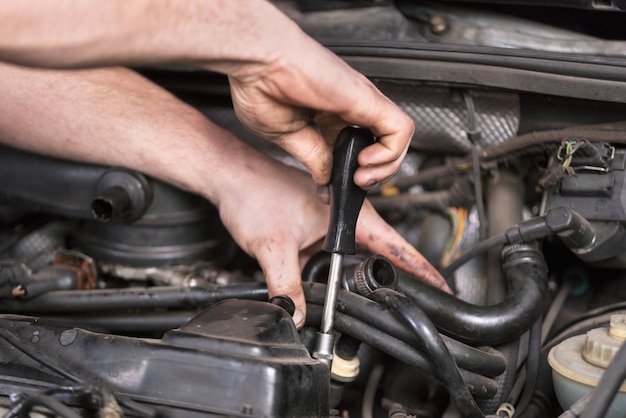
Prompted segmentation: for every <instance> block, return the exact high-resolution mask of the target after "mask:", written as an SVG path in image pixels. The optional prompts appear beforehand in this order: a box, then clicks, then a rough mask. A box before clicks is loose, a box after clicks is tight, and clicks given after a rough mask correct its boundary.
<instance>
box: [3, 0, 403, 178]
mask: <svg viewBox="0 0 626 418" xmlns="http://www.w3.org/2000/svg"><path fill="white" fill-rule="evenodd" d="M0 21H2V22H3V24H2V25H0V60H4V61H8V62H14V63H19V64H23V65H31V66H46V67H64V68H68V67H86V66H102V65H111V64H125V65H126V64H153V63H184V64H194V65H197V66H200V67H203V68H208V69H211V70H215V71H219V72H222V73H225V74H227V75H228V76H229V79H230V83H231V90H232V95H233V101H234V104H235V109H236V111H237V114H238V116H239V118H240V119H241V121H242V122H243V123H244V124H245V125H247V126H248V127H249V128H250V129H251V130H252V131H253V132H255V133H256V134H258V135H259V136H261V137H264V138H266V139H269V140H272V141H275V142H277V143H278V144H279V145H281V146H282V147H283V148H284V149H286V150H287V151H288V152H290V153H291V154H292V155H294V157H296V158H297V159H298V160H300V161H301V162H302V163H303V164H304V165H305V166H306V167H307V168H308V169H309V171H310V172H311V174H312V175H313V178H314V180H315V181H316V183H318V184H326V183H327V182H328V181H329V178H330V166H331V163H330V162H331V158H332V155H331V148H332V145H333V143H332V142H333V140H334V138H324V137H323V136H322V135H320V133H319V132H318V130H317V129H314V128H313V127H312V126H311V123H310V122H311V119H312V118H311V116H312V115H313V114H314V113H315V112H328V113H330V114H333V115H335V116H337V117H339V118H341V119H342V120H343V121H344V122H345V123H348V124H355V125H360V126H364V127H369V128H370V129H371V130H372V131H373V132H374V134H376V135H377V136H378V137H379V141H378V142H377V143H376V144H374V145H371V146H370V147H368V148H367V149H365V150H364V151H363V152H362V153H361V154H360V155H359V163H360V165H361V167H360V168H359V170H358V171H357V173H356V174H355V182H356V183H357V184H358V185H360V186H362V187H364V188H366V189H370V188H373V187H374V186H375V185H376V184H378V183H380V182H383V181H386V180H388V179H389V178H391V177H392V176H393V175H394V174H395V173H396V172H397V170H398V168H399V166H400V163H401V161H402V158H403V157H404V155H405V154H406V151H407V149H408V146H409V142H410V138H411V136H412V133H413V123H412V121H411V119H410V118H409V117H408V116H406V115H405V114H404V113H403V112H402V111H400V110H399V109H398V108H397V107H396V106H395V105H394V104H393V103H392V102H391V101H390V100H388V99H387V98H385V97H384V96H383V95H382V94H381V93H380V92H379V91H378V90H377V89H376V88H375V87H374V86H373V85H372V84H371V83H370V82H369V81H368V80H367V79H366V78H365V77H363V76H362V75H361V74H358V73H357V72H356V71H354V70H353V69H351V68H350V67H349V66H348V65H347V64H346V63H345V62H343V61H342V60H340V59H339V58H338V57H337V56H335V55H334V54H332V53H331V52H330V51H328V50H327V49H325V48H323V47H322V46H321V45H319V44H318V43H317V42H315V41H314V40H313V39H311V38H310V37H308V36H307V35H306V34H304V32H302V31H301V30H300V29H299V27H298V26H297V25H296V24H295V23H294V22H293V21H291V20H290V19H289V18H287V17H286V16H285V15H284V14H282V13H281V12H280V11H279V10H277V9H276V8H275V7H274V6H273V5H271V4H270V3H269V2H267V1H264V0H247V1H246V2H245V4H244V3H242V2H237V1H232V0H185V1H179V0H107V1H106V2H96V1H86V0H55V1H52V0H32V1H29V2H24V1H22V0H3V1H2V2H0ZM322 131H323V129H322Z"/></svg>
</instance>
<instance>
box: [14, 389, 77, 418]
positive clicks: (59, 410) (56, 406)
mask: <svg viewBox="0 0 626 418" xmlns="http://www.w3.org/2000/svg"><path fill="white" fill-rule="evenodd" d="M36 406H41V407H44V408H46V409H48V410H49V411H51V412H53V413H54V416H57V417H61V418H81V415H79V414H78V413H76V412H75V411H74V410H73V409H71V408H69V407H68V406H65V405H63V404H62V403H61V402H59V401H58V400H56V399H54V398H53V397H52V396H47V395H40V394H32V395H28V396H27V397H26V398H25V399H24V400H22V401H21V402H20V403H19V404H18V405H16V407H15V408H12V409H11V410H10V411H9V412H8V413H7V414H6V415H5V416H4V417H5V418H15V417H16V418H28V417H30V412H31V411H32V410H33V408H35V407H36Z"/></svg>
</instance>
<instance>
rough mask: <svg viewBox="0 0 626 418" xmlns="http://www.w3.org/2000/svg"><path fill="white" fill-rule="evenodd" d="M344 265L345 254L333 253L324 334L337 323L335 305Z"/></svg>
mask: <svg viewBox="0 0 626 418" xmlns="http://www.w3.org/2000/svg"><path fill="white" fill-rule="evenodd" d="M342 266H343V254H339V253H332V254H331V256H330V270H329V273H328V284H327V287H326V298H325V300H324V311H323V314H322V324H321V329H320V330H321V332H322V333H323V334H330V333H331V332H332V331H333V326H334V324H335V306H336V304H337V295H338V293H339V287H340V284H341V273H342Z"/></svg>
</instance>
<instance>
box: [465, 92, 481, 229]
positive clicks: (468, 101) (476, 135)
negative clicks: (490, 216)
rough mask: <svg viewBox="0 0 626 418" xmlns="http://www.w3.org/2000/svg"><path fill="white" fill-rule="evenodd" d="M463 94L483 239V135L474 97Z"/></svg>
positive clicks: (479, 224)
mask: <svg viewBox="0 0 626 418" xmlns="http://www.w3.org/2000/svg"><path fill="white" fill-rule="evenodd" d="M461 95H462V96H463V100H464V101H465V106H466V108H467V139H468V140H469V141H470V142H471V144H472V175H473V177H474V196H475V199H476V212H477V214H478V234H479V239H480V240H483V239H485V237H486V236H487V216H486V215H485V204H484V202H483V189H482V180H481V175H480V174H481V173H480V155H479V154H480V148H479V144H478V140H480V137H481V135H482V133H481V131H480V130H479V129H478V126H477V124H476V108H475V106H474V99H472V96H471V94H470V93H469V91H467V90H461Z"/></svg>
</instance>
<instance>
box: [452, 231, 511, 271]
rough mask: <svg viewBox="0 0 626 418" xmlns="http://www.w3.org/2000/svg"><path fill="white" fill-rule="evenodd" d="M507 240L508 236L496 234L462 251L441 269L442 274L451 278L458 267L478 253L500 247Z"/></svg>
mask: <svg viewBox="0 0 626 418" xmlns="http://www.w3.org/2000/svg"><path fill="white" fill-rule="evenodd" d="M507 242H508V240H507V237H506V235H504V234H499V235H494V236H493V237H489V238H487V239H485V240H482V241H480V242H479V243H477V244H475V245H474V246H472V247H471V248H470V249H468V250H467V251H465V252H464V253H462V254H461V255H460V256H459V257H458V258H457V259H456V260H454V261H453V262H452V263H450V265H449V266H447V267H446V268H444V269H443V270H442V271H441V275H442V276H443V277H444V278H450V277H451V276H452V273H454V272H455V271H456V269H458V268H459V267H461V266H462V265H463V264H465V263H467V262H468V261H470V260H471V259H473V258H474V257H476V256H477V255H479V254H482V253H484V252H487V251H489V250H490V249H492V248H495V247H498V246H500V245H504V244H506V243H507Z"/></svg>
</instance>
